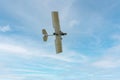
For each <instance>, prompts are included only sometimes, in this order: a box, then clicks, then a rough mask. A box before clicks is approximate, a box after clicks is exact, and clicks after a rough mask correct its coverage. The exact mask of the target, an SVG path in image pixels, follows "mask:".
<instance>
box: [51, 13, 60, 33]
mask: <svg viewBox="0 0 120 80" xmlns="http://www.w3.org/2000/svg"><path fill="white" fill-rule="evenodd" d="M52 23H53V27H54V29H55V33H59V32H60V23H59V17H58V12H57V11H53V12H52Z"/></svg>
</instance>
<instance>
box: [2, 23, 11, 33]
mask: <svg viewBox="0 0 120 80" xmlns="http://www.w3.org/2000/svg"><path fill="white" fill-rule="evenodd" d="M8 31H11V27H10V26H9V25H6V26H0V32H8Z"/></svg>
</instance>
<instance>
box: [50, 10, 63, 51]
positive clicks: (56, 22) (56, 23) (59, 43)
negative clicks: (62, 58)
mask: <svg viewBox="0 0 120 80" xmlns="http://www.w3.org/2000/svg"><path fill="white" fill-rule="evenodd" d="M52 23H53V28H54V30H55V33H56V34H60V31H61V30H60V23H59V17H58V12H57V11H53V12H52ZM55 37H56V39H55V47H56V53H61V52H62V40H61V35H56V36H55Z"/></svg>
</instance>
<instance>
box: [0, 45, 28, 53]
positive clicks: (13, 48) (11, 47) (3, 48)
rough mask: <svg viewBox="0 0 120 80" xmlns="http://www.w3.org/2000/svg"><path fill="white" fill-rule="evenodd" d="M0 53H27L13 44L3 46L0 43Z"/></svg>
mask: <svg viewBox="0 0 120 80" xmlns="http://www.w3.org/2000/svg"><path fill="white" fill-rule="evenodd" d="M0 51H4V52H9V53H21V54H23V53H28V51H27V50H26V49H25V48H24V47H21V46H18V45H13V44H3V43H0Z"/></svg>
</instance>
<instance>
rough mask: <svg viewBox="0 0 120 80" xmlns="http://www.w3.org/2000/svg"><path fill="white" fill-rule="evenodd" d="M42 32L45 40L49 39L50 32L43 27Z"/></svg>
mask: <svg viewBox="0 0 120 80" xmlns="http://www.w3.org/2000/svg"><path fill="white" fill-rule="evenodd" d="M42 34H43V41H47V39H48V33H47V31H46V30H45V29H42Z"/></svg>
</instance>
